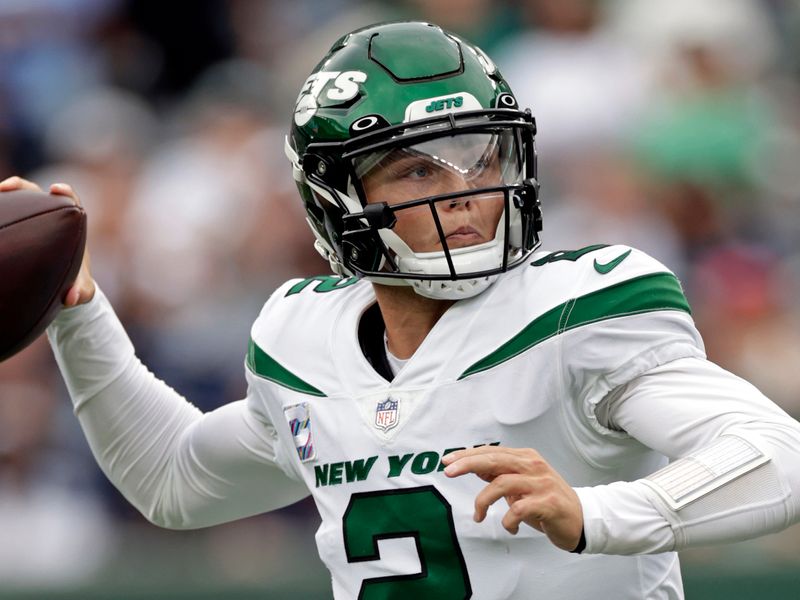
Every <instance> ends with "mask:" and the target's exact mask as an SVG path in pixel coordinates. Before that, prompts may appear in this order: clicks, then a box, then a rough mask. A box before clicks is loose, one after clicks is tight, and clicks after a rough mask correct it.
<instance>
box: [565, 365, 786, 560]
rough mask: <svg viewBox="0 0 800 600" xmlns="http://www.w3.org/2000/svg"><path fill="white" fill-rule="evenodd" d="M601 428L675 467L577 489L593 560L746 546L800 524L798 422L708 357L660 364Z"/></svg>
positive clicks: (609, 409) (619, 401)
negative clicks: (596, 555)
mask: <svg viewBox="0 0 800 600" xmlns="http://www.w3.org/2000/svg"><path fill="white" fill-rule="evenodd" d="M598 408H599V410H598V416H599V417H600V418H601V420H603V421H604V425H605V426H607V427H609V428H612V429H618V430H622V431H625V432H627V433H628V434H630V435H631V436H633V437H634V438H636V439H637V440H639V441H640V442H642V443H643V444H645V445H646V446H648V447H650V448H653V449H655V450H657V451H659V452H661V453H663V454H665V455H666V456H668V457H669V458H670V459H672V460H673V462H672V464H671V465H670V466H669V467H667V468H666V469H663V470H661V471H659V472H658V473H656V474H654V475H651V476H650V477H648V478H646V479H645V480H639V481H634V482H618V483H613V484H610V485H604V486H595V487H590V488H578V489H577V490H576V491H577V493H578V496H579V497H580V499H581V503H582V505H583V513H584V527H585V532H586V541H587V547H586V550H585V551H586V552H587V553H604V554H641V553H651V552H664V551H669V550H680V549H683V548H687V547H691V546H699V545H705V544H713V543H723V542H732V541H739V540H744V539H748V538H752V537H757V536H759V535H764V534H767V533H771V532H774V531H779V530H781V529H784V528H785V527H788V526H789V525H791V524H792V523H796V522H797V521H798V520H800V468H798V465H800V424H798V422H797V421H795V420H794V419H792V418H791V417H790V416H789V415H787V414H786V413H785V412H783V411H782V410H781V409H780V408H778V407H777V406H776V405H775V404H773V403H772V402H771V401H770V400H768V399H767V398H766V397H764V396H763V394H761V393H760V392H759V391H758V390H757V389H756V388H755V387H753V386H752V385H750V384H749V383H747V382H746V381H744V380H742V379H740V378H738V377H736V376H735V375H732V374H731V373H729V372H727V371H725V370H723V369H721V368H720V367H718V366H716V365H714V364H713V363H710V362H708V361H706V360H703V359H698V358H684V359H680V360H675V361H673V362H670V363H668V364H665V365H662V366H660V367H657V368H655V369H652V370H650V371H648V372H647V373H645V374H643V375H641V376H640V377H637V378H635V379H634V380H632V381H631V382H629V383H628V384H626V385H625V386H622V387H620V388H618V389H616V390H614V391H613V392H612V393H611V394H609V396H608V397H607V399H606V400H604V401H603V403H601V405H599V407H598Z"/></svg>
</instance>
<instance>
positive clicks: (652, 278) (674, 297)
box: [459, 273, 692, 379]
mask: <svg viewBox="0 0 800 600" xmlns="http://www.w3.org/2000/svg"><path fill="white" fill-rule="evenodd" d="M657 310H680V311H684V312H686V313H689V314H691V312H692V311H691V309H690V308H689V303H688V302H687V301H686V298H685V296H684V295H683V290H682V289H681V284H680V282H678V280H677V278H676V277H675V276H674V275H672V274H671V273H652V274H649V275H643V276H641V277H636V278H634V279H629V280H627V281H622V282H620V283H617V284H615V285H612V286H609V287H607V288H603V289H601V290H597V291H596V292H591V293H590V294H586V295H585V296H580V297H578V298H573V299H571V300H568V301H567V302H564V303H563V304H560V305H558V306H556V307H555V308H552V309H550V310H548V311H547V312H546V313H544V314H542V315H541V316H539V317H537V318H536V319H534V320H533V321H531V322H530V323H528V325H527V326H526V327H525V328H524V329H523V330H522V331H520V332H519V333H518V334H517V335H515V336H514V337H513V338H511V339H510V340H508V341H507V342H506V343H505V344H503V345H502V346H500V347H499V348H498V349H497V350H495V351H494V352H492V353H491V354H489V355H488V356H485V357H484V358H482V359H481V360H479V361H478V362H476V363H475V364H473V365H472V366H470V367H469V368H468V369H467V370H466V371H464V372H463V373H462V374H461V376H460V377H459V379H464V378H465V377H469V376H470V375H474V374H475V373H480V372H481V371H485V370H487V369H491V368H492V367H495V366H497V365H499V364H500V363H503V362H505V361H507V360H509V359H511V358H514V357H515V356H517V355H518V354H521V353H522V352H525V351H526V350H529V349H530V348H533V347H534V346H535V345H537V344H539V343H541V342H543V341H545V340H547V339H549V338H551V337H553V336H555V335H558V334H559V333H563V332H565V331H569V330H570V329H575V328H576V327H580V326H581V325H588V324H589V323H595V322H597V321H604V320H606V319H613V318H615V317H623V316H626V315H635V314H639V313H645V312H652V311H657Z"/></svg>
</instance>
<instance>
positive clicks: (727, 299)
mask: <svg viewBox="0 0 800 600" xmlns="http://www.w3.org/2000/svg"><path fill="white" fill-rule="evenodd" d="M691 289H692V291H693V294H692V300H693V308H694V317H695V320H696V322H697V324H698V327H699V328H700V329H701V331H703V333H704V338H705V344H706V351H707V353H708V355H709V357H710V358H711V359H712V360H714V361H715V362H717V363H719V364H720V365H721V366H723V367H724V368H727V369H729V370H731V371H733V372H734V373H736V374H738V375H740V376H742V377H743V378H745V379H747V380H748V381H750V382H751V383H753V385H755V386H756V387H758V388H759V389H760V390H761V391H762V392H764V393H765V394H766V395H767V396H768V397H770V398H771V399H772V400H774V401H775V402H776V403H777V404H778V405H780V406H781V407H782V408H783V409H784V410H786V411H788V412H789V413H791V414H792V415H794V416H796V417H800V371H798V369H797V365H800V313H798V310H797V306H796V305H795V306H793V305H792V303H791V302H792V300H794V299H795V298H796V296H795V295H794V294H793V292H795V291H796V289H797V282H796V281H793V280H792V279H791V276H790V274H789V272H788V270H787V269H786V268H784V267H782V265H781V262H780V261H779V260H778V258H777V257H776V256H775V255H774V254H773V253H771V252H770V251H769V250H766V249H764V248H759V247H756V246H752V245H744V244H730V245H725V246H721V247H718V248H715V249H713V250H711V251H709V252H707V253H706V254H705V255H704V256H702V257H701V258H700V259H699V260H698V262H697V264H696V266H695V269H694V273H693V274H692V285H691Z"/></svg>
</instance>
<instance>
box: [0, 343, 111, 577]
mask: <svg viewBox="0 0 800 600" xmlns="http://www.w3.org/2000/svg"><path fill="white" fill-rule="evenodd" d="M52 362H53V361H52V358H51V357H50V351H49V348H48V347H47V343H46V342H45V341H44V340H43V339H42V340H39V341H38V342H37V343H35V344H34V345H33V346H31V347H29V348H27V349H26V350H25V351H23V352H22V353H20V354H19V355H17V356H15V357H14V358H12V359H11V360H9V361H7V362H5V363H3V364H0V531H2V532H3V534H2V535H3V543H2V544H0V581H2V582H3V585H4V586H37V587H50V586H61V585H64V584H68V583H69V584H75V583H79V582H82V581H87V580H89V579H90V578H91V577H92V576H93V575H94V574H95V573H96V572H97V570H98V569H100V568H101V567H102V566H103V565H104V564H105V562H106V560H107V558H108V556H109V552H110V551H111V550H112V549H113V547H114V536H113V532H112V530H111V528H110V525H111V523H110V522H109V520H108V517H107V514H106V512H105V510H104V507H103V505H102V504H101V503H100V502H99V500H98V498H97V496H96V495H95V494H94V493H92V492H91V490H90V489H88V488H86V487H85V484H86V473H91V472H92V471H93V468H91V467H90V463H89V462H88V461H82V460H80V459H79V458H78V457H77V456H76V455H75V454H73V453H71V452H69V450H70V448H69V445H68V443H67V440H64V439H59V438H60V433H59V431H58V430H57V427H58V425H59V421H58V414H59V412H60V411H62V410H63V411H65V412H67V413H68V412H69V410H68V409H67V405H66V404H61V403H60V402H59V400H60V395H59V394H58V393H57V388H56V386H55V385H54V382H55V378H54V377H53V368H52ZM44 366H47V367H48V369H47V370H46V371H45V372H47V373H48V376H47V377H42V376H41V373H42V367H44ZM67 416H68V417H71V415H67ZM66 423H68V425H67V428H68V429H70V430H72V431H73V432H74V430H75V429H77V428H76V427H75V423H74V422H73V421H72V419H71V418H70V419H69V421H66ZM82 471H83V472H82ZM81 484H83V486H81Z"/></svg>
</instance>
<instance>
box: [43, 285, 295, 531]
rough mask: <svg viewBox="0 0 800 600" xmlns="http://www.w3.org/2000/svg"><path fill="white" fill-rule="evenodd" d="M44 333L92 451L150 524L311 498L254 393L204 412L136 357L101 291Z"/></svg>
mask: <svg viewBox="0 0 800 600" xmlns="http://www.w3.org/2000/svg"><path fill="white" fill-rule="evenodd" d="M47 333H48V336H49V338H50V342H51V345H52V347H53V350H54V353H55V356H56V360H57V362H58V365H59V368H60V369H61V372H62V374H63V376H64V380H65V382H66V384H67V388H68V390H69V393H70V396H71V398H72V401H73V404H74V410H75V414H76V415H77V417H78V419H79V421H80V424H81V426H82V428H83V430H84V432H85V434H86V438H87V440H88V442H89V445H90V447H91V449H92V452H93V453H94V455H95V458H96V459H97V461H98V463H99V465H100V467H101V468H102V470H103V471H104V472H105V474H106V475H107V476H108V477H109V479H110V480H111V481H112V483H114V485H115V486H116V487H117V488H119V490H120V491H121V492H122V494H123V495H124V496H125V497H126V498H127V499H128V500H129V501H130V502H131V503H132V504H133V505H134V506H135V507H136V508H137V509H139V510H140V511H141V512H142V513H143V514H144V515H145V516H146V517H147V518H148V519H149V520H151V521H152V522H154V523H156V524H157V525H161V526H164V527H170V528H181V529H188V528H196V527H205V526H209V525H214V524H217V523H222V522H225V521H230V520H233V519H237V518H240V517H245V516H250V515H253V514H257V513H260V512H265V511H268V510H272V509H275V508H279V507H281V506H285V505H288V504H291V503H293V502H295V501H297V500H299V499H301V498H303V497H305V496H307V495H308V490H307V488H306V486H305V485H303V484H302V483H300V482H298V481H296V480H295V479H293V478H291V477H290V476H289V475H287V474H286V473H285V472H284V471H283V470H282V469H281V468H280V466H279V465H278V463H277V461H276V448H275V429H274V427H273V425H272V423H270V422H269V421H268V420H267V418H266V417H265V415H264V414H263V413H261V412H260V411H258V406H259V404H258V403H255V402H252V399H251V398H249V396H250V393H251V392H250V391H248V398H247V399H245V400H241V401H238V402H234V403H231V404H229V405H226V406H223V407H221V408H219V409H217V410H215V411H213V412H210V413H207V414H203V413H201V412H200V411H199V410H198V409H197V408H196V407H194V406H193V405H192V404H190V403H189V402H188V401H187V400H186V399H184V398H183V397H182V396H180V395H179V394H178V393H177V392H175V391H174V390H173V389H171V388H170V387H168V386H167V385H166V384H165V383H164V382H162V381H160V380H159V379H157V378H156V377H155V376H154V375H153V374H152V373H150V372H149V371H148V370H147V368H146V367H145V366H144V365H143V364H142V363H141V362H140V361H139V359H138V358H137V357H136V355H135V352H134V349H133V345H132V344H131V342H130V340H129V339H128V336H127V334H126V333H125V331H124V329H123V327H122V325H121V323H120V322H119V320H118V319H117V317H116V315H115V314H114V311H113V309H112V308H111V305H110V304H109V302H108V300H107V299H106V298H105V296H104V295H103V293H102V291H100V290H99V289H98V291H97V294H96V296H95V298H94V299H93V300H92V301H91V302H90V303H88V304H86V305H84V306H80V307H76V308H72V309H65V310H63V311H62V312H61V313H60V315H59V316H58V317H57V318H56V319H55V321H54V322H53V324H51V326H50V327H49V328H48V331H47ZM250 378H251V375H250V374H249V372H248V382H249V383H252V382H251V381H250ZM250 387H252V386H250Z"/></svg>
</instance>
